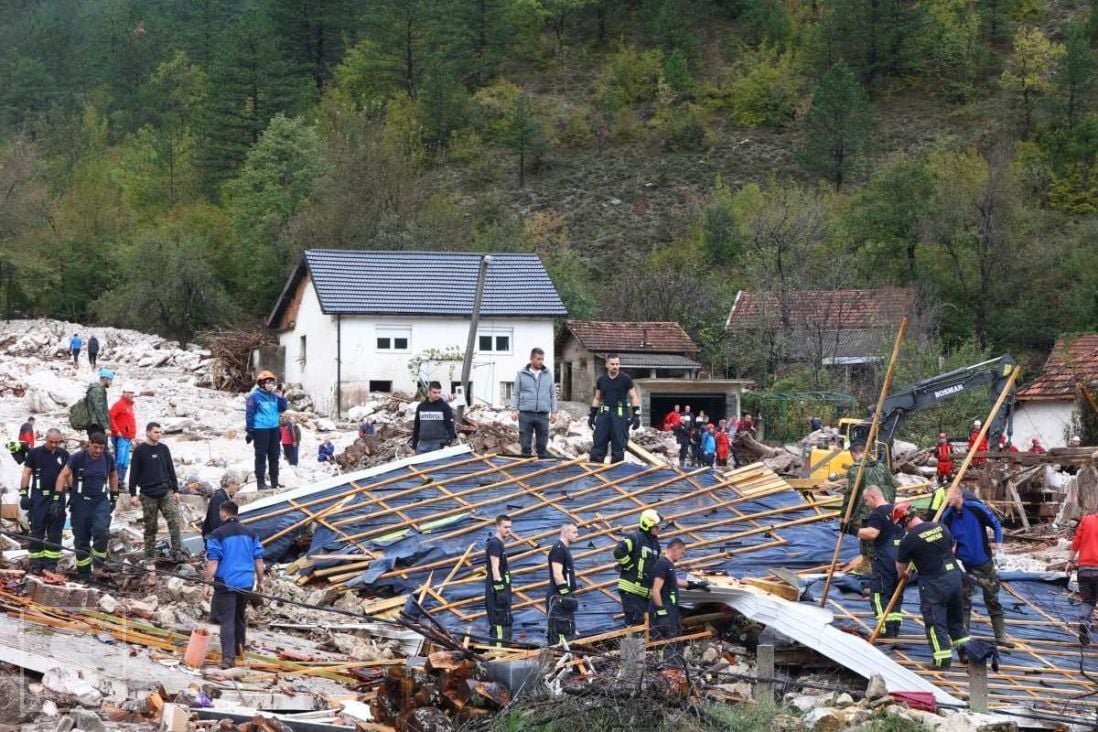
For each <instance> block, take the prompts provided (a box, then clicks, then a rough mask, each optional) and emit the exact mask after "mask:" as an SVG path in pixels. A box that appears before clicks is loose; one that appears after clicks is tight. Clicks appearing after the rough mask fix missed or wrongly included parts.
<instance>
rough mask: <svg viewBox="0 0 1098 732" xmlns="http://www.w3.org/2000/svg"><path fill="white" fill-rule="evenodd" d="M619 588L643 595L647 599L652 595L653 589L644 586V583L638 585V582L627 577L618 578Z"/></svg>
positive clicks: (632, 593) (638, 595) (639, 595)
mask: <svg viewBox="0 0 1098 732" xmlns="http://www.w3.org/2000/svg"><path fill="white" fill-rule="evenodd" d="M618 589H619V590H622V591H623V592H628V593H629V594H630V595H636V596H637V597H643V598H644V599H646V600H647V599H648V598H649V597H651V596H652V590H650V589H648V588H646V587H644V586H643V585H638V584H637V583H636V582H630V581H629V580H626V579H619V580H618Z"/></svg>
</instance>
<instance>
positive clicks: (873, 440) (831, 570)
mask: <svg viewBox="0 0 1098 732" xmlns="http://www.w3.org/2000/svg"><path fill="white" fill-rule="evenodd" d="M905 333H907V318H906V317H905V318H904V319H903V320H901V321H900V329H899V330H898V331H897V332H896V341H895V342H894V343H893V344H892V356H891V357H890V358H889V359H888V370H886V371H885V377H884V382H883V383H882V384H881V393H880V394H879V395H878V396H877V408H876V409H874V410H873V421H872V422H871V423H870V425H869V435H868V436H867V437H866V440H865V455H863V456H862V460H861V462H860V463H859V464H858V473H857V475H855V476H854V485H850V486H847V487H846V494H847V500H846V512H845V513H844V514H843V520H842V523H841V524H840V525H839V526H840V530H839V540H838V541H836V542H835V553H834V554H832V555H831V566H830V567H828V569H827V581H826V582H824V588H823V596H822V597H821V598H820V607H823V606H824V605H826V604H827V594H828V593H829V592H831V581H832V580H833V579H834V578H835V567H836V565H838V563H839V553H840V552H842V550H843V537H844V536H845V535H844V534H843V532H842V527H843V526H845V525H846V524H849V523H850V517H851V515H853V513H854V504H856V503H857V502H858V490H859V489H860V488H861V485H862V475H864V474H865V464H866V463H867V462H868V461H869V451H870V450H872V449H873V448H874V447H875V446H876V444H877V431H878V429H879V428H880V426H881V411H882V410H883V409H884V403H885V399H887V398H888V390H889V388H890V387H891V386H892V374H893V373H894V372H895V370H896V359H898V358H899V357H900V346H901V345H902V344H903V342H904V334H905Z"/></svg>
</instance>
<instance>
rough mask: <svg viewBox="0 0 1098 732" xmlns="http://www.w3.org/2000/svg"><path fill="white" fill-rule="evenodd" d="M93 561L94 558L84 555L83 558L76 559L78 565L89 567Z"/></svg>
mask: <svg viewBox="0 0 1098 732" xmlns="http://www.w3.org/2000/svg"><path fill="white" fill-rule="evenodd" d="M91 563H92V558H91V557H83V558H82V559H77V560H76V566H77V567H87V566H88V565H89V564H91Z"/></svg>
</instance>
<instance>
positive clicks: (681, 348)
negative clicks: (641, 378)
mask: <svg viewBox="0 0 1098 732" xmlns="http://www.w3.org/2000/svg"><path fill="white" fill-rule="evenodd" d="M565 326H567V328H568V330H569V331H570V332H571V333H572V335H574V336H575V337H576V340H578V341H579V342H580V343H582V344H583V347H584V348H586V349H587V350H588V351H591V352H592V353H609V352H613V351H617V352H620V353H697V352H698V346H697V344H695V343H694V341H693V340H691V339H690V336H688V335H687V334H686V331H685V330H683V329H682V326H680V325H679V324H678V323H671V322H664V321H648V322H633V323H614V322H610V321H605V320H569V321H567V322H566V323H565Z"/></svg>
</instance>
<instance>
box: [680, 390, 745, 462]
mask: <svg viewBox="0 0 1098 732" xmlns="http://www.w3.org/2000/svg"><path fill="white" fill-rule="evenodd" d="M662 429H663V431H664V432H671V433H672V434H674V435H675V440H676V442H677V443H678V445H679V467H680V468H685V467H686V466H687V464H689V465H692V466H702V465H704V466H707V467H713V466H714V465H716V466H720V467H726V466H727V465H728V464H729V461H732V463H733V465H736V466H738V465H740V464H742V460H741V459H740V458H739V456H738V455H737V454H736V449H735V440H736V437H737V435H739V434H740V433H742V432H746V433H750V434H751V435H752V436H753V437H754V436H755V433H756V428H755V422H754V419H753V418H752V416H751V415H750V414H745V415H744V416H743V417H742V418H740V419H736V420H726V419H721V420H719V421H718V422H717V423H716V424H714V423H713V422H712V421H711V420H710V419H709V416H708V415H706V413H705V410H704V409H701V410H698V411H697V412H694V411H693V409H692V407H691V405H689V404H687V405H685V406H681V405H679V404H676V405H675V407H674V408H673V409H672V410H671V411H670V412H668V413H667V414H666V415H665V416H664V418H663V424H662Z"/></svg>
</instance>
